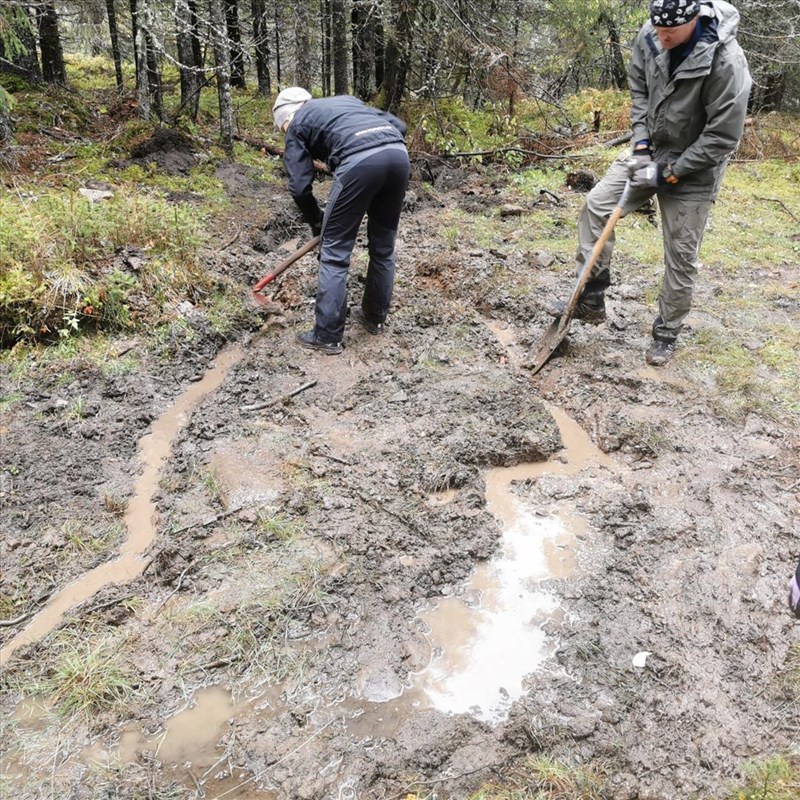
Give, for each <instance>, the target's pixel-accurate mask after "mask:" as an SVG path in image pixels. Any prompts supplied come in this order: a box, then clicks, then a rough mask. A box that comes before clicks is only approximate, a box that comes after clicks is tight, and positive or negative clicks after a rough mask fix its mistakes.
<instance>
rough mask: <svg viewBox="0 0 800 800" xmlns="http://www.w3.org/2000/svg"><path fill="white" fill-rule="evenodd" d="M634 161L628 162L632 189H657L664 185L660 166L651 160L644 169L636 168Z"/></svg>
mask: <svg viewBox="0 0 800 800" xmlns="http://www.w3.org/2000/svg"><path fill="white" fill-rule="evenodd" d="M635 166H636V165H635V164H634V163H633V159H631V161H629V162H628V173H629V175H630V176H631V177H630V181H631V188H632V189H655V188H656V187H657V186H660V185H661V184H662V183H663V179H661V170H660V168H659V165H658V164H657V163H656V162H655V161H653V160H650V162H649V163H647V164H645V165H644V166H642V167H638V168H635Z"/></svg>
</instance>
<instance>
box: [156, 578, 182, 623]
mask: <svg viewBox="0 0 800 800" xmlns="http://www.w3.org/2000/svg"><path fill="white" fill-rule="evenodd" d="M189 569H190V568H189V567H186V569H184V571H183V572H181V574H180V575H179V576H178V583H177V585H176V586H175V588H174V589H173V590H172V591H171V592H170V593H169V594H168V595H167V596H166V597H165V598H164V599H163V600H162V601H161V603H160V604H159V606H158V608H157V609H156V610H155V613H154V614H153V617H154V618H155V617H157V616H158V615H159V614H160V613H161V609H162V608H164V606H165V605H166V604H167V603H168V602H169V601H170V599H171V598H172V597H174V596H175V595H176V594H177V593H178V592H179V591H180V590H181V584H182V583H183V579H184V577H185V575H186V573H187V572H188V571H189Z"/></svg>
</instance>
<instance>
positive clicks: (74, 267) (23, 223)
mask: <svg viewBox="0 0 800 800" xmlns="http://www.w3.org/2000/svg"><path fill="white" fill-rule="evenodd" d="M201 225H202V220H201V219H200V218H199V216H198V214H197V210H196V209H190V208H186V207H181V206H175V205H170V204H169V203H167V202H166V201H165V200H163V199H162V198H160V197H157V196H154V195H147V194H143V193H140V192H134V191H130V190H129V191H118V192H117V194H116V195H115V196H114V197H113V198H111V199H110V200H108V201H104V202H101V203H94V204H93V203H90V202H88V201H87V200H86V198H84V197H82V196H81V195H79V194H78V193H75V192H67V193H64V192H62V193H60V194H43V195H40V196H33V195H32V194H31V193H27V194H26V193H24V192H23V191H19V192H17V193H16V194H15V195H13V196H12V195H7V196H5V197H2V198H0V276H2V277H0V344H4V345H6V344H9V343H12V342H14V341H17V340H19V339H21V338H35V337H37V336H47V335H52V334H55V333H58V334H60V335H61V336H62V337H63V336H68V335H70V334H71V333H74V332H77V331H78V330H80V329H82V328H85V327H87V326H90V327H98V326H99V327H104V328H110V329H118V328H124V327H127V326H129V325H130V324H132V322H135V320H134V319H133V318H132V315H131V313H130V307H129V297H130V295H131V293H133V292H135V291H137V290H139V289H144V290H145V291H146V292H148V293H152V295H153V296H154V297H155V300H154V301H153V304H152V306H150V308H154V309H155V310H158V309H159V308H160V306H161V305H162V304H163V303H164V302H166V301H167V300H169V299H172V298H174V297H176V296H177V295H179V294H183V295H184V296H185V294H184V293H185V292H186V291H187V290H190V291H195V286H196V285H198V284H199V285H201V286H202V285H203V283H204V279H202V277H201V276H200V275H199V271H198V270H197V268H196V267H195V265H194V259H195V256H196V253H197V249H198V247H199V245H200V243H201V241H202V235H201ZM124 247H132V248H137V249H140V250H141V251H142V252H143V254H144V256H146V257H143V258H142V259H141V260H142V264H141V266H140V267H139V270H138V272H137V273H136V274H132V273H128V272H122V271H120V270H119V269H114V268H112V267H111V262H112V260H113V257H114V254H115V253H116V252H117V251H119V250H120V249H121V248H124Z"/></svg>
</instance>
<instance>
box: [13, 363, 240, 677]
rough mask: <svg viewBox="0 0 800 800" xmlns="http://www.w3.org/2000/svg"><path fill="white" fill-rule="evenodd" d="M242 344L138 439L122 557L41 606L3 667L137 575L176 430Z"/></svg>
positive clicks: (226, 370) (221, 377) (15, 640)
mask: <svg viewBox="0 0 800 800" xmlns="http://www.w3.org/2000/svg"><path fill="white" fill-rule="evenodd" d="M242 356H243V351H242V349H241V348H240V347H231V348H228V349H225V350H223V351H222V352H221V353H220V354H219V355H218V356H217V359H216V363H215V365H214V366H213V367H212V368H211V369H210V370H209V371H208V372H207V373H206V374H205V375H204V376H203V378H202V380H200V381H198V382H197V383H193V384H191V386H189V388H188V389H187V390H186V391H185V392H184V393H183V394H182V395H180V397H178V398H177V400H176V401H175V402H174V403H173V404H172V405H171V406H170V407H169V408H168V409H167V410H166V411H165V412H164V413H163V414H162V415H161V416H160V417H159V418H158V419H157V420H156V421H155V422H154V423H153V425H152V428H151V431H150V433H149V434H147V435H146V436H144V437H143V438H142V439H141V441H140V443H139V452H140V457H141V460H142V462H143V463H144V468H143V470H142V473H141V475H140V476H139V478H138V480H137V481H136V485H135V488H134V494H133V497H132V499H131V500H130V502H129V503H128V508H127V511H126V514H125V525H126V528H127V530H128V538H127V540H126V541H125V542H124V543H123V545H122V547H121V549H120V554H119V556H118V557H117V558H116V559H114V560H113V561H108V562H106V563H104V564H101V565H99V566H98V567H95V568H94V569H93V570H90V571H89V572H87V573H86V574H84V575H83V576H82V577H81V578H79V579H78V580H76V581H74V582H73V583H71V584H69V585H68V586H66V587H65V588H63V589H62V590H61V591H60V592H58V593H57V594H56V595H55V596H54V597H53V598H52V599H51V600H50V601H49V602H48V603H47V605H46V606H45V607H44V608H43V609H42V610H41V611H39V612H38V613H37V614H36V615H35V616H34V617H33V619H32V621H31V622H30V623H29V624H28V625H27V627H25V628H24V629H23V630H22V631H20V633H18V634H17V635H16V636H15V637H14V638H13V639H11V641H9V642H8V644H6V645H5V647H3V648H2V649H1V650H0V666H2V665H5V664H6V663H7V662H8V660H9V659H10V658H11V656H12V655H13V653H14V651H15V650H16V649H17V648H19V647H22V646H23V645H26V644H31V643H33V642H36V641H39V640H40V639H42V638H44V637H45V636H46V635H47V634H48V633H50V631H52V630H54V629H55V628H56V627H57V626H58V625H59V624H60V622H61V621H62V619H63V618H64V616H65V615H66V614H67V613H68V612H69V611H70V610H71V609H73V608H75V607H76V606H77V605H79V604H80V603H83V602H84V601H86V600H88V599H89V598H90V597H92V596H93V595H95V594H96V593H97V592H98V591H100V590H101V589H103V588H104V587H106V586H110V585H112V584H124V583H128V582H130V581H132V580H133V579H134V578H137V577H138V576H139V575H141V573H142V572H143V570H144V569H145V566H146V563H147V562H146V561H145V560H144V559H142V554H143V553H144V552H145V550H146V549H147V548H148V547H149V546H150V543H151V542H152V541H153V539H154V538H155V534H156V520H155V516H156V514H155V511H156V508H155V503H154V502H153V495H154V494H155V492H156V490H157V488H158V481H159V478H160V474H161V469H162V466H163V464H164V462H165V460H166V459H167V458H168V456H169V454H170V452H171V449H172V442H173V440H174V439H175V436H176V434H177V433H178V432H179V431H180V430H181V429H182V428H183V427H184V426H185V425H186V424H187V423H188V421H189V416H190V414H191V412H192V410H193V409H194V408H195V407H196V406H197V405H198V404H199V403H200V401H201V400H202V399H203V398H204V397H205V396H206V395H207V394H209V393H210V392H213V391H215V390H216V389H217V388H218V387H219V386H220V385H221V383H222V381H223V380H224V379H225V377H226V376H227V375H228V373H229V372H230V371H231V369H233V367H234V366H235V365H236V364H237V363H238V362H239V361H240V359H241V358H242Z"/></svg>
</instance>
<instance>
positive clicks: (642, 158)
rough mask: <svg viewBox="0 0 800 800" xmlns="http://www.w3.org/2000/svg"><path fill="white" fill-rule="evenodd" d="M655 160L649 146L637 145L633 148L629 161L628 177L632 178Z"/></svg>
mask: <svg viewBox="0 0 800 800" xmlns="http://www.w3.org/2000/svg"><path fill="white" fill-rule="evenodd" d="M652 160H653V152H652V150H650V146H649V145H647V144H637V145H636V147H634V148H633V152H632V153H631V157H630V158H629V159H628V164H627V166H628V177H629V178H632V177H633V175H634V173H635V172H637V171H638V170H640V169H641V168H642V167H646V166H647V165H648V164H649V163H650V162H652Z"/></svg>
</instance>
